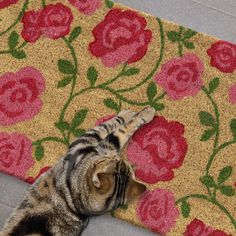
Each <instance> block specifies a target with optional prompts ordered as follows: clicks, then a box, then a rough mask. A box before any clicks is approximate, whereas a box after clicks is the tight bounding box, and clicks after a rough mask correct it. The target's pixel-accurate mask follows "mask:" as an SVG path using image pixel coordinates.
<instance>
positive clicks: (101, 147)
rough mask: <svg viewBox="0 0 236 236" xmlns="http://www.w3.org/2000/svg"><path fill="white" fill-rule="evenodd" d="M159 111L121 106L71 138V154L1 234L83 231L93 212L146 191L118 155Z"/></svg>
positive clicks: (39, 183) (33, 190) (36, 188)
mask: <svg viewBox="0 0 236 236" xmlns="http://www.w3.org/2000/svg"><path fill="white" fill-rule="evenodd" d="M154 113H155V111H154V110H153V109H152V108H150V107H148V108H145V109H143V110H142V111H141V112H139V113H135V112H132V111H129V110H126V111H122V112H120V113H119V114H118V116H116V117H114V118H113V119H111V120H109V121H107V122H105V123H104V124H102V125H100V126H97V127H95V128H94V129H91V130H89V131H88V132H86V134H84V135H83V136H81V137H79V138H78V139H76V140H75V141H74V142H72V143H71V145H70V146H69V150H68V152H67V154H66V155H65V156H64V157H63V158H61V159H60V160H59V162H58V163H57V164H56V165H55V166H54V167H53V168H51V169H50V170H49V171H48V172H47V173H45V174H44V175H42V176H41V177H40V178H39V179H38V180H37V181H36V183H35V184H34V185H32V186H31V187H30V189H29V190H28V192H27V193H26V196H25V198H24V200H23V202H22V203H21V205H20V206H19V207H18V208H17V209H16V210H15V212H14V213H13V215H12V216H11V218H10V219H9V221H8V222H7V224H6V225H5V227H4V229H3V231H2V233H0V235H2V236H23V235H38V236H39V235H40V236H52V235H56V236H65V235H66V236H68V235H81V232H82V231H83V229H84V228H85V227H86V226H87V224H88V219H89V216H93V215H101V214H103V213H105V212H109V211H111V210H114V209H116V208H117V207H119V206H120V205H122V204H126V203H127V202H128V201H129V200H131V199H132V198H134V197H135V196H137V195H139V194H141V193H142V192H144V191H145V189H146V188H145V186H144V185H143V184H141V183H139V182H138V181H136V180H135V177H134V173H133V171H132V169H131V167H130V165H129V164H128V163H127V162H125V161H124V160H122V159H121V158H120V156H119V154H120V152H121V150H122V148H123V147H124V145H125V144H126V143H127V141H128V140H129V138H130V137H131V136H132V135H133V133H134V132H135V131H136V130H137V129H138V128H139V127H140V126H141V125H143V124H145V123H148V122H150V121H151V120H152V119H153V116H154Z"/></svg>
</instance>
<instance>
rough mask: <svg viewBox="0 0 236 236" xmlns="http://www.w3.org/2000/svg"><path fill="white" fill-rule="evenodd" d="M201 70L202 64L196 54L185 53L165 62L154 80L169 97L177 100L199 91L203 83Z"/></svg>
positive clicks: (202, 69)
mask: <svg viewBox="0 0 236 236" xmlns="http://www.w3.org/2000/svg"><path fill="white" fill-rule="evenodd" d="M203 71H204V66H203V63H202V62H201V60H200V59H199V58H198V56H197V55H195V54H186V55H184V56H183V57H181V58H174V59H171V60H170V61H168V62H167V63H165V64H164V65H163V66H162V68H161V72H160V73H158V74H157V75H156V77H155V80H156V82H157V83H158V84H159V85H160V86H161V87H162V88H163V89H164V90H165V91H166V93H167V95H168V96H169V97H170V98H171V99H173V100H178V99H181V98H183V97H186V96H194V95H196V94H197V93H198V92H199V90H200V89H201V87H202V85H203V81H202V78H201V77H202V73H203Z"/></svg>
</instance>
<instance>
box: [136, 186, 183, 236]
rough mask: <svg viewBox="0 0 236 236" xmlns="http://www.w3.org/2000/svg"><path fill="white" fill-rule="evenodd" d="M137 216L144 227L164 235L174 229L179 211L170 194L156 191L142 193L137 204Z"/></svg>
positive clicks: (166, 191)
mask: <svg viewBox="0 0 236 236" xmlns="http://www.w3.org/2000/svg"><path fill="white" fill-rule="evenodd" d="M137 214H138V217H139V218H140V220H141V221H142V222H143V223H144V225H146V226H148V227H149V228H150V229H152V230H153V231H154V232H157V233H161V234H165V233H167V232H169V231H170V229H171V228H173V227H174V225H175V221H176V219H177V218H178V216H179V210H178V208H176V206H175V198H174V195H173V193H172V192H170V191H168V190H166V189H156V190H154V191H151V192H147V193H144V195H143V196H142V198H141V200H140V201H139V203H138V208H137Z"/></svg>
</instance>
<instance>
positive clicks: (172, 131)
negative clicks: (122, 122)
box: [127, 116, 188, 184]
mask: <svg viewBox="0 0 236 236" xmlns="http://www.w3.org/2000/svg"><path fill="white" fill-rule="evenodd" d="M183 134H184V126H183V125H182V124H181V123H179V122H175V121H170V122H168V121H167V120H166V119H165V118H164V117H158V116H156V117H154V119H153V120H152V121H151V122H150V123H148V124H146V125H144V126H143V127H141V128H140V129H139V130H138V131H137V132H136V133H135V134H134V135H133V137H132V139H131V141H130V142H129V144H128V147H127V157H128V160H129V161H130V162H131V163H132V164H134V166H135V175H136V176H137V177H138V178H139V179H140V180H142V181H144V182H146V183H149V184H155V183H157V182H158V181H169V180H171V179H173V178H174V172H173V169H176V168H179V167H180V166H181V165H182V163H183V160H184V157H185V155H186V153H187V147H188V146H187V143H186V140H185V138H184V137H183V136H182V135H183Z"/></svg>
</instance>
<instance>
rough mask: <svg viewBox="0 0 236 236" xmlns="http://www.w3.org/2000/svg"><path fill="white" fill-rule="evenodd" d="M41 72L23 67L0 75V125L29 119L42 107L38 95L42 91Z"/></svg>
mask: <svg viewBox="0 0 236 236" xmlns="http://www.w3.org/2000/svg"><path fill="white" fill-rule="evenodd" d="M44 89H45V85H44V78H43V76H42V74H41V73H40V72H39V71H38V70H36V69H34V68H32V67H24V68H23V69H21V70H20V71H18V72H16V73H11V72H9V73H6V74H4V75H2V76H1V77H0V125H12V124H15V123H17V122H19V121H24V120H28V119H31V118H32V117H34V116H35V115H36V114H38V113H39V111H40V109H41V107H42V101H41V100H40V95H41V94H42V93H43V92H44Z"/></svg>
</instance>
